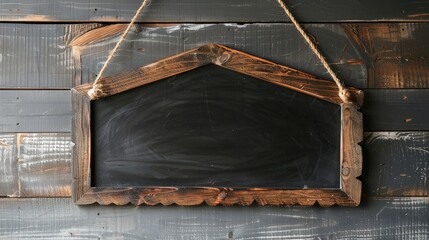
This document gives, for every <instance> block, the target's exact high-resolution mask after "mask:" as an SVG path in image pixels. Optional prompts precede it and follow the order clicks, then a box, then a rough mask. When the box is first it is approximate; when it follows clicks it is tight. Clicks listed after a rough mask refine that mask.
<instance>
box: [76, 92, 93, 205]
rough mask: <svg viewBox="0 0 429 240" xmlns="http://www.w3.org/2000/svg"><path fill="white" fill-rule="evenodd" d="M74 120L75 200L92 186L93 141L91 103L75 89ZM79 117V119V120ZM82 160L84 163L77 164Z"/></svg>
mask: <svg viewBox="0 0 429 240" xmlns="http://www.w3.org/2000/svg"><path fill="white" fill-rule="evenodd" d="M71 94H72V107H73V113H74V115H73V121H72V141H73V144H74V146H73V149H72V151H73V154H72V177H73V182H72V187H73V188H72V191H73V196H72V197H73V201H75V202H76V201H77V200H78V199H79V198H81V197H82V196H83V195H84V193H85V192H86V191H88V189H89V188H90V151H91V148H90V141H91V135H90V131H91V124H90V116H91V109H90V107H91V105H90V101H89V100H88V99H86V98H82V97H81V96H80V94H79V93H78V92H77V91H76V90H75V89H72V90H71ZM77 119H79V121H77ZM78 161H82V164H81V165H80V164H77V163H78Z"/></svg>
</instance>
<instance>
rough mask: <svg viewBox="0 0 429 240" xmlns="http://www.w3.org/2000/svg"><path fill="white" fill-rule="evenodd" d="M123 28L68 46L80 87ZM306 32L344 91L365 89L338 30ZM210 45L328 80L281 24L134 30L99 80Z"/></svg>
mask: <svg viewBox="0 0 429 240" xmlns="http://www.w3.org/2000/svg"><path fill="white" fill-rule="evenodd" d="M125 27H126V25H111V26H106V27H102V28H99V29H95V30H92V31H88V32H87V33H85V34H83V35H81V36H80V37H78V38H75V39H74V40H73V41H71V42H70V44H69V47H70V48H73V52H74V55H73V56H74V57H75V58H76V59H77V60H76V61H80V64H81V69H80V71H81V73H80V76H81V79H82V80H81V82H82V83H88V82H92V81H94V80H95V78H96V75H97V74H98V72H99V71H100V69H101V67H102V66H103V63H104V61H106V59H107V57H108V55H109V53H110V50H111V49H113V47H114V46H115V44H116V42H117V40H118V38H119V35H120V33H122V32H123V30H124V28H125ZM305 27H306V29H307V30H308V32H309V33H310V34H311V35H312V36H314V37H315V39H317V42H318V45H319V47H320V49H321V51H322V52H323V53H324V55H325V56H326V58H327V60H328V61H329V62H331V63H332V67H333V68H334V69H335V70H336V71H337V72H338V75H339V76H340V78H341V79H344V82H345V83H346V84H347V85H348V86H353V87H360V88H362V87H366V82H367V71H366V65H365V62H364V61H363V60H362V59H364V55H363V54H362V53H361V51H360V50H359V48H358V47H357V46H355V43H354V39H352V38H349V37H348V36H347V34H346V31H344V29H343V27H342V26H341V25H340V24H309V25H305ZM209 43H217V44H222V45H225V46H227V47H231V48H233V49H236V50H239V51H243V52H245V53H248V54H251V55H254V56H256V57H260V58H264V59H266V60H269V61H272V62H275V63H279V64H283V65H286V66H288V67H291V68H294V69H297V70H300V71H304V72H306V73H309V74H312V75H315V76H317V77H319V78H323V79H331V77H330V76H329V74H328V73H327V72H326V69H325V68H324V67H323V66H322V65H321V63H320V61H319V60H318V58H317V57H316V56H315V54H314V53H313V52H312V51H311V49H310V48H309V46H308V45H307V43H306V42H305V41H304V39H303V38H302V37H301V35H300V34H299V33H298V32H297V31H296V29H295V28H294V27H293V26H292V25H291V24H280V23H278V24H260V23H259V24H244V25H238V24H199V25H198V24H172V25H161V26H158V25H138V27H137V28H134V29H133V31H132V32H131V33H130V34H129V35H128V37H127V40H126V41H125V42H124V43H123V44H122V46H121V48H120V49H119V51H118V52H117V54H116V55H115V57H114V58H113V60H112V62H111V64H110V65H109V67H108V68H107V69H106V72H105V73H104V76H110V75H112V74H116V73H119V72H123V71H126V70H127V69H130V68H139V67H141V66H145V65H147V64H150V63H153V62H156V61H158V60H160V59H162V58H166V57H170V56H172V55H176V54H178V53H181V52H184V51H186V50H190V49H193V48H196V47H200V46H203V45H206V44H209ZM333 46H335V47H333ZM78 75H79V73H78Z"/></svg>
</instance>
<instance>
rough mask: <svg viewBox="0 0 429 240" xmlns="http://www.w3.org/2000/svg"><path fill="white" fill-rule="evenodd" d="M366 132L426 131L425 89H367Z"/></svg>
mask: <svg viewBox="0 0 429 240" xmlns="http://www.w3.org/2000/svg"><path fill="white" fill-rule="evenodd" d="M364 92H365V103H364V106H363V108H362V112H363V114H364V128H365V130H366V131H413V130H420V131H428V130H429V124H428V123H429V89H367V90H365V91H364Z"/></svg>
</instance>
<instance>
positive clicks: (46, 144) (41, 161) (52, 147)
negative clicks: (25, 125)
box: [18, 133, 72, 197]
mask: <svg viewBox="0 0 429 240" xmlns="http://www.w3.org/2000/svg"><path fill="white" fill-rule="evenodd" d="M18 142H19V143H18V146H19V152H18V177H19V186H20V189H19V196H20V197H37V196H39V197H58V196H70V195H71V181H72V178H71V149H72V144H71V137H70V134H68V133H39V134H35V133H21V134H18Z"/></svg>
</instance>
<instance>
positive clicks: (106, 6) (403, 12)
mask: <svg viewBox="0 0 429 240" xmlns="http://www.w3.org/2000/svg"><path fill="white" fill-rule="evenodd" d="M285 3H286V4H287V5H288V6H290V8H291V10H292V11H293V12H294V13H295V15H297V17H298V19H299V20H300V21H303V22H334V21H400V20H410V21H418V20H428V19H429V18H428V12H429V9H428V8H429V7H428V2H427V1H418V0H412V1H400V0H396V1H389V2H388V3H387V2H383V1H370V0H359V1H347V2H345V1H341V0H316V1H314V0H287V1H285ZM140 4H141V1H137V0H133V1H113V0H108V1H106V0H93V1H90V2H88V1H83V0H75V1H60V0H38V1H34V2H27V1H25V0H2V1H1V2H0V21H30V22H39V21H42V22H46V21H50V22H59V21H66V22H70V21H77V22H83V21H105V22H112V21H113V22H118V21H129V20H130V19H131V18H132V16H133V15H134V13H135V11H136V9H137V8H138V7H139V6H140ZM139 20H140V21H145V22H279V21H288V19H287V17H286V16H284V13H283V12H282V10H281V8H280V7H279V6H278V3H277V1H276V0H266V1H260V0H234V1H228V0H218V1H215V2H213V1H210V0H164V1H156V0H152V1H151V4H150V5H149V7H148V8H147V9H146V11H144V12H143V13H142V17H140V19H139Z"/></svg>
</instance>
